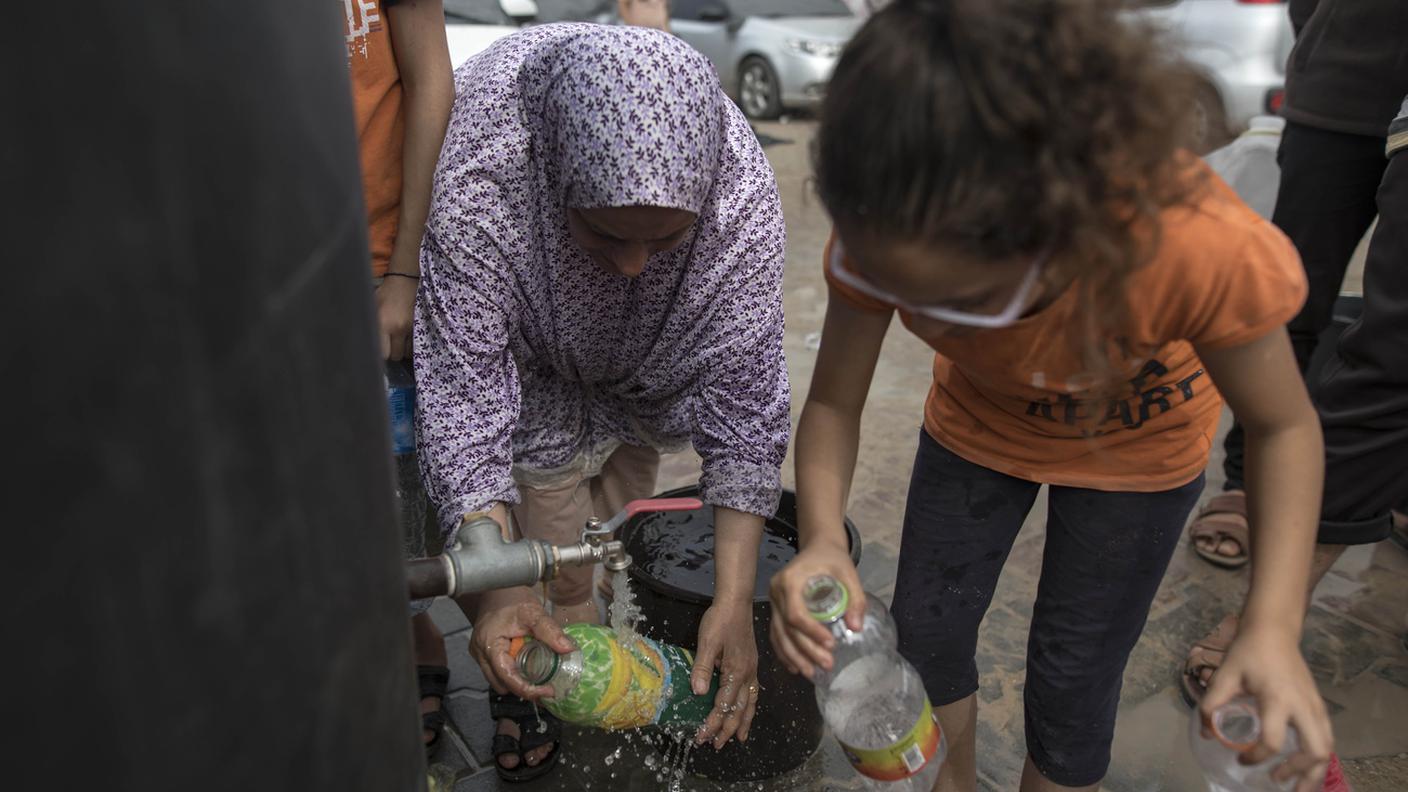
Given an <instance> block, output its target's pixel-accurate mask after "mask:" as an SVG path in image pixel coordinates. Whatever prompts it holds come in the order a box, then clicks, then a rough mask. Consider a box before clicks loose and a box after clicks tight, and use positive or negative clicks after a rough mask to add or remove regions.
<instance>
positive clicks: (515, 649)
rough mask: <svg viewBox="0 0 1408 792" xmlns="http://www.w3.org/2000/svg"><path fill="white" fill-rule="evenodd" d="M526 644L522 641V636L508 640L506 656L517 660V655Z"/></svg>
mask: <svg viewBox="0 0 1408 792" xmlns="http://www.w3.org/2000/svg"><path fill="white" fill-rule="evenodd" d="M527 643H528V642H527V641H525V640H523V636H519V637H517V638H514V639H512V640H510V641H509V642H508V656H509V657H512V658H513V659H515V660H517V659H518V655H519V653H520V652H522V651H523V647H524V646H525V645H526V644H527Z"/></svg>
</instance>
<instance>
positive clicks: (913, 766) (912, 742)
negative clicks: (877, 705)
mask: <svg viewBox="0 0 1408 792" xmlns="http://www.w3.org/2000/svg"><path fill="white" fill-rule="evenodd" d="M841 750H842V751H843V752H844V753H845V754H846V759H848V760H850V763H851V766H852V767H854V768H855V769H856V772H858V773H860V774H861V775H863V776H866V777H869V778H874V779H875V780H877V781H900V780H902V779H905V778H909V777H910V776H912V775H917V774H918V773H919V771H921V770H923V769H924V766H925V765H927V764H929V761H930V760H931V759H933V758H934V755H935V754H937V753H938V752H939V722H938V720H937V719H936V718H935V717H934V709H933V707H931V706H929V700H928V699H927V698H926V699H924V711H923V712H921V713H919V722H918V723H916V724H914V728H913V729H910V730H909V732H908V733H907V734H905V736H903V737H901V738H900V739H899V740H897V741H896V742H895V743H893V744H892V745H890V746H888V747H885V748H872V749H869V750H866V749H863V748H855V747H853V746H850V745H847V744H845V743H841Z"/></svg>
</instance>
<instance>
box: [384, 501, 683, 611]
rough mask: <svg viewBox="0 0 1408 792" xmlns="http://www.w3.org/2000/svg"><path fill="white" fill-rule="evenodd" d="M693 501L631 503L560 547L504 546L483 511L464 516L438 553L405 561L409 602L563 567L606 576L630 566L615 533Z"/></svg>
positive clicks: (527, 542)
mask: <svg viewBox="0 0 1408 792" xmlns="http://www.w3.org/2000/svg"><path fill="white" fill-rule="evenodd" d="M703 505H704V504H703V503H702V502H701V501H700V500H699V499H698V498H660V499H653V500H635V501H631V502H630V503H627V504H626V508H624V509H622V510H621V511H620V512H619V513H617V514H616V515H615V516H614V517H612V518H611V519H609V520H606V521H605V522H602V521H601V520H598V519H596V518H595V517H593V518H591V519H589V520H587V524H586V525H585V526H583V528H582V536H581V538H580V539H579V540H578V541H576V542H574V543H572V544H564V545H553V544H548V543H547V542H543V541H540V540H537V539H519V540H518V541H509V540H507V539H505V538H504V535H503V528H502V527H501V526H500V525H499V523H498V521H497V520H495V519H494V518H493V517H490V516H489V514H488V513H487V512H476V513H474V514H468V515H465V518H464V521H463V522H461V523H460V530H459V536H458V537H457V538H456V539H455V543H454V545H452V546H451V547H449V548H447V549H446V550H445V552H444V553H441V554H440V555H438V556H432V557H430V558H416V559H412V560H410V561H407V562H406V578H407V580H408V582H409V584H410V595H411V599H425V598H427V597H446V596H447V597H458V596H460V595H461V594H473V593H476V592H480V591H488V590H490V589H500V588H511V587H513V586H531V585H533V584H535V583H539V582H546V581H549V580H552V579H553V578H555V577H557V574H558V572H559V571H560V570H561V569H562V568H563V567H580V566H589V565H591V564H601V565H602V566H604V567H606V569H608V570H610V571H612V572H619V571H621V570H623V569H626V568H628V567H630V565H631V556H630V554H629V553H627V552H626V545H625V544H624V543H623V542H621V540H619V539H613V538H612V536H613V535H614V534H615V533H616V529H617V528H620V527H621V526H622V525H624V524H625V523H626V521H627V520H629V519H631V518H632V517H634V516H635V515H637V514H641V513H643V512H661V511H688V510H691V509H698V508H702V507H703Z"/></svg>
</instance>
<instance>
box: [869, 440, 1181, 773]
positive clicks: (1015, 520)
mask: <svg viewBox="0 0 1408 792" xmlns="http://www.w3.org/2000/svg"><path fill="white" fill-rule="evenodd" d="M1040 487H1041V485H1040V484H1037V483H1035V482H1031V481H1025V480H1023V479H1018V478H1013V477H1012V476H1008V475H1005V474H1002V473H998V472H996V471H993V470H989V469H988V468H985V467H982V466H981V465H975V464H973V463H971V462H968V461H966V460H964V459H962V458H961V457H959V456H958V455H956V454H954V453H952V452H950V451H949V450H947V449H945V448H943V447H942V446H940V445H939V444H938V443H937V442H935V441H934V440H933V439H932V438H931V437H929V434H928V433H927V432H921V436H920V440H919V453H918V454H917V456H916V458H915V461H914V472H913V474H912V476H911V479H910V483H909V500H908V503H907V504H906V506H905V515H904V537H903V539H902V540H901V544H900V556H899V575H898V578H897V580H896V582H895V598H894V606H893V607H892V608H891V610H892V611H893V613H894V615H895V621H896V622H897V623H898V624H899V632H900V652H901V654H903V655H904V656H905V658H906V659H908V660H909V661H910V662H911V663H913V664H914V666H915V668H917V669H918V670H919V674H920V676H922V677H923V679H924V685H925V687H926V689H927V690H928V692H929V697H930V699H931V700H932V701H933V703H934V704H935V705H943V704H952V703H953V702H955V701H958V700H959V699H962V698H964V697H966V696H968V695H971V694H972V693H974V692H976V691H977V690H978V666H977V663H976V662H975V659H974V657H975V653H976V650H977V644H978V625H979V623H980V622H981V621H982V620H983V614H984V613H985V612H986V611H987V608H988V604H989V603H990V602H991V601H992V595H993V590H994V589H995V588H996V587H997V579H998V575H999V574H1000V573H1001V572H1002V566H1003V564H1004V563H1005V562H1006V561H1007V554H1008V553H1009V552H1010V551H1011V549H1012V542H1013V540H1014V539H1016V537H1017V532H1018V530H1020V529H1021V527H1022V522H1023V521H1024V520H1025V519H1026V517H1027V512H1029V511H1030V510H1031V507H1032V503H1033V501H1035V500H1036V495H1037V490H1038V489H1040ZM1202 489H1203V477H1202V476H1201V475H1199V476H1198V478H1197V479H1195V480H1193V481H1192V482H1190V483H1188V484H1185V485H1183V486H1181V487H1178V488H1177V489H1172V490H1168V491H1167V492H1102V491H1098V490H1089V489H1077V488H1074V487H1052V488H1051V492H1050V495H1049V510H1048V513H1047V525H1046V550H1045V555H1044V558H1043V560H1042V564H1041V582H1040V583H1039V584H1038V587H1037V596H1036V604H1035V606H1034V607H1033V608H1032V626H1031V632H1030V634H1029V635H1028V638H1027V678H1026V687H1025V704H1026V707H1025V709H1026V737H1027V752H1028V753H1030V754H1031V757H1032V761H1033V762H1034V763H1035V764H1036V767H1037V769H1038V770H1040V771H1041V774H1042V775H1043V776H1045V777H1046V778H1048V779H1050V780H1052V781H1054V782H1056V783H1058V784H1063V785H1066V786H1083V785H1086V784H1094V783H1096V782H1098V781H1099V780H1100V779H1101V778H1104V776H1105V771H1106V770H1107V769H1108V768H1109V764H1110V743H1111V741H1112V740H1113V739H1114V732H1115V710H1116V708H1117V707H1118V705H1119V698H1120V681H1121V677H1122V676H1123V675H1124V667H1125V663H1126V661H1128V659H1129V653H1130V651H1131V650H1132V649H1133V648H1134V644H1135V642H1136V641H1138V640H1139V634H1140V633H1141V632H1142V631H1143V629H1144V622H1145V620H1146V619H1147V618H1148V615H1149V604H1150V603H1151V602H1152V601H1153V598H1154V593H1155V591H1157V590H1158V587H1159V582H1160V581H1161V580H1162V579H1163V576H1164V570H1165V569H1167V567H1168V562H1169V558H1171V557H1172V555H1173V550H1174V548H1175V547H1177V546H1178V542H1179V538H1180V537H1181V536H1182V533H1183V525H1184V523H1185V521H1186V520H1187V519H1188V514H1189V512H1190V511H1192V509H1193V506H1194V504H1195V503H1196V502H1197V500H1198V496H1199V494H1201V492H1202Z"/></svg>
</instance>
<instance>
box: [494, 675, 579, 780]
mask: <svg viewBox="0 0 1408 792" xmlns="http://www.w3.org/2000/svg"><path fill="white" fill-rule="evenodd" d="M489 717H490V718H492V719H493V720H494V724H495V725H494V728H495V734H494V740H493V742H492V743H491V747H490V752H491V753H492V754H493V755H494V769H495V770H497V771H498V772H499V778H502V779H503V780H505V781H508V782H509V783H515V784H516V783H518V782H520V781H531V780H533V779H534V778H540V777H542V776H543V775H546V774H547V772H548V771H550V770H552V769H553V768H554V767H556V766H557V757H558V754H560V753H562V721H560V720H558V719H557V718H554V717H553V716H552V715H551V714H550V713H549V712H547V710H541V709H539V710H535V709H534V707H533V705H532V704H530V703H528V702H527V701H524V700H523V699H521V698H519V697H518V696H515V695H513V694H512V693H505V694H502V695H500V694H498V693H490V694H489ZM503 719H508V720H511V721H513V722H514V723H515V724H517V725H518V733H519V735H520V736H519V737H512V736H509V735H507V734H498V733H497V729H498V722H499V721H500V720H503ZM549 743H556V744H557V747H555V748H553V749H552V752H551V753H549V754H548V755H547V756H546V757H544V758H543V761H541V762H539V763H538V764H537V765H535V766H529V764H528V759H527V753H528V752H529V751H531V750H533V749H534V748H538V747H540V746H543V745H547V744H549ZM505 754H513V755H514V756H517V757H518V765H517V766H515V767H513V768H508V767H504V766H503V765H501V764H499V757H500V756H504V755H505Z"/></svg>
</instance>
